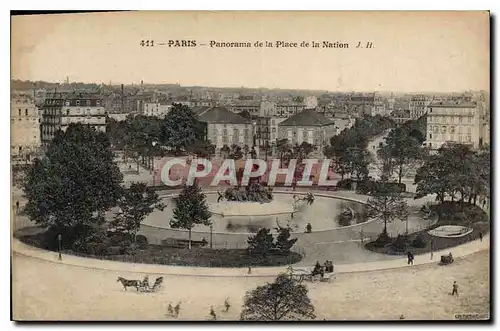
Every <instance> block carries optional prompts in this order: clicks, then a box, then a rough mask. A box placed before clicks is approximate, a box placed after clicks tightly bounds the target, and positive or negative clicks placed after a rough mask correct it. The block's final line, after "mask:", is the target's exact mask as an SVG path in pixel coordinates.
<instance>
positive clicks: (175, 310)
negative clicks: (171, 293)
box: [174, 302, 181, 317]
mask: <svg viewBox="0 0 500 331" xmlns="http://www.w3.org/2000/svg"><path fill="white" fill-rule="evenodd" d="M180 311H181V303H180V302H178V303H177V304H176V305H175V307H174V312H175V317H179V313H180Z"/></svg>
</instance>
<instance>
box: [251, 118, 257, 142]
mask: <svg viewBox="0 0 500 331" xmlns="http://www.w3.org/2000/svg"><path fill="white" fill-rule="evenodd" d="M252 128H253V137H252V140H253V141H252V142H253V147H255V145H256V144H255V141H256V139H257V122H256V121H253V122H252Z"/></svg>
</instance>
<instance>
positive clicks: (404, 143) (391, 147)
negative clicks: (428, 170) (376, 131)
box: [379, 128, 423, 183]
mask: <svg viewBox="0 0 500 331" xmlns="http://www.w3.org/2000/svg"><path fill="white" fill-rule="evenodd" d="M379 151H380V152H379V156H382V157H386V158H388V159H390V164H391V165H392V166H393V167H391V170H396V171H397V176H398V183H401V179H402V177H403V173H404V170H405V168H406V167H407V166H410V165H412V164H414V163H415V161H417V160H420V159H422V158H423V149H422V147H421V143H420V142H419V141H418V140H417V139H415V138H413V137H412V136H410V135H409V134H408V132H407V131H406V130H404V129H402V128H396V129H393V130H392V131H391V132H390V133H389V135H388V136H387V138H386V139H385V145H384V146H383V147H382V148H381V149H380V150H379Z"/></svg>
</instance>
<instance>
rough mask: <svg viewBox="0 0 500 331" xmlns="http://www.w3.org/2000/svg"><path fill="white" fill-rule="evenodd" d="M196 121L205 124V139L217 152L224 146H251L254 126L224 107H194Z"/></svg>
mask: <svg viewBox="0 0 500 331" xmlns="http://www.w3.org/2000/svg"><path fill="white" fill-rule="evenodd" d="M193 111H194V112H195V113H196V114H197V115H198V119H199V120H200V121H201V122H203V123H206V130H207V139H208V140H210V141H211V143H212V144H214V145H215V148H216V150H217V151H219V150H220V149H221V148H222V147H223V146H224V145H227V146H228V147H231V145H233V144H234V145H238V146H240V147H244V146H245V145H247V146H248V147H249V148H251V147H252V146H253V141H254V132H255V125H254V124H253V122H252V120H250V119H247V118H244V117H242V116H239V115H238V114H235V113H233V112H232V111H230V110H229V109H227V108H225V107H195V108H193Z"/></svg>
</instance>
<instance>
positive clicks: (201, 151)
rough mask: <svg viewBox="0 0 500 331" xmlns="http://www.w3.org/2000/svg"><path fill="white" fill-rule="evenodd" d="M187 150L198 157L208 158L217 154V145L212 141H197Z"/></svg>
mask: <svg viewBox="0 0 500 331" xmlns="http://www.w3.org/2000/svg"><path fill="white" fill-rule="evenodd" d="M187 150H188V151H189V152H191V153H193V154H195V155H196V156H197V157H202V158H208V159H210V157H211V156H212V155H213V154H215V145H213V144H212V142H211V141H210V140H196V141H195V142H194V143H193V145H190V146H188V148H187Z"/></svg>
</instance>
